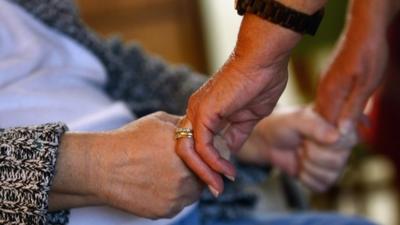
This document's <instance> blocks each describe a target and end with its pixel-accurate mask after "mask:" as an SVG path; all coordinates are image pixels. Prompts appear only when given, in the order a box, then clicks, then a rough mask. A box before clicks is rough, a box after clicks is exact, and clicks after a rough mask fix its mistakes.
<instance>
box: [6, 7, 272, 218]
mask: <svg viewBox="0 0 400 225" xmlns="http://www.w3.org/2000/svg"><path fill="white" fill-rule="evenodd" d="M8 1H10V2H13V3H15V4H18V5H19V6H20V7H22V8H24V9H25V10H26V11H27V12H29V13H30V14H32V15H33V16H34V17H35V18H36V19H38V20H39V21H41V22H43V23H44V24H45V25H47V26H48V27H50V28H51V29H54V30H56V31H58V32H60V33H62V34H63V35H66V36H69V37H70V38H72V39H74V40H75V41H77V42H78V43H80V44H81V45H82V46H84V47H85V48H87V49H88V50H90V51H91V52H92V53H94V55H95V56H96V57H98V59H100V61H101V62H102V64H103V65H104V67H105V68H106V71H107V75H108V82H107V85H106V87H105V91H106V92H107V93H108V94H109V95H110V96H111V97H112V98H113V99H116V100H122V101H124V102H126V103H127V105H128V106H129V107H130V109H131V110H132V111H133V112H134V113H135V114H136V115H138V116H143V115H146V114H149V113H151V112H154V111H159V110H162V111H167V112H169V113H173V114H182V113H184V111H185V107H186V102H187V99H188V97H189V96H190V95H191V93H193V92H194V90H196V89H197V88H198V87H199V86H200V85H201V84H202V83H203V82H204V81H205V78H204V77H203V76H200V75H198V74H195V73H193V72H191V71H190V70H189V69H187V68H185V67H177V68H172V67H169V66H168V65H166V64H165V63H163V62H162V61H161V60H160V59H158V58H155V57H151V56H149V55H147V54H145V53H144V52H143V51H142V50H141V49H140V47H139V46H138V45H135V44H132V45H129V46H126V45H124V44H123V43H122V42H121V41H119V40H117V39H112V40H103V39H101V38H99V37H98V36H96V34H94V33H93V32H91V31H90V30H89V29H88V28H87V27H86V26H85V25H84V24H83V23H82V21H81V20H80V18H79V15H78V12H77V10H76V8H75V7H74V4H73V2H72V1H70V0H8ZM99 4H101V3H99ZM66 130H67V127H66V126H65V125H64V124H62V123H57V124H43V125H38V126H33V127H19V128H9V129H0V224H66V223H67V222H68V211H61V212H52V213H48V212H47V208H48V192H49V190H50V188H51V181H52V178H53V177H54V175H55V172H56V171H55V164H56V159H57V150H58V146H59V143H60V138H61V136H62V135H63V133H64V132H65V131H66ZM239 171H241V173H239V181H238V182H236V184H235V185H233V184H231V183H228V185H227V188H226V191H225V194H224V195H223V196H221V197H220V198H219V199H218V200H214V199H213V198H212V197H211V195H210V194H209V193H205V194H204V195H203V197H202V201H201V204H200V205H201V208H202V211H203V213H207V214H208V216H210V215H213V216H219V217H226V216H229V217H232V216H238V215H239V214H240V213H239V212H240V211H242V209H243V208H246V207H248V206H252V205H254V197H253V196H249V195H247V194H243V193H241V192H240V191H238V190H240V189H241V188H240V186H241V185H242V184H244V183H247V182H249V181H256V180H260V179H262V178H263V177H264V175H265V173H264V171H263V170H260V168H252V167H242V169H241V170H239ZM249 174H251V176H249Z"/></svg>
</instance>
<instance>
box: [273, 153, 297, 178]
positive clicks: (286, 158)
mask: <svg viewBox="0 0 400 225" xmlns="http://www.w3.org/2000/svg"><path fill="white" fill-rule="evenodd" d="M267 158H268V159H269V161H270V162H271V163H272V164H273V165H274V166H275V167H277V168H279V169H281V170H282V171H283V172H285V173H286V174H288V175H290V176H293V177H296V176H298V175H299V172H300V164H299V162H300V156H299V154H298V152H294V151H292V150H284V149H271V151H270V152H269V154H268V156H267Z"/></svg>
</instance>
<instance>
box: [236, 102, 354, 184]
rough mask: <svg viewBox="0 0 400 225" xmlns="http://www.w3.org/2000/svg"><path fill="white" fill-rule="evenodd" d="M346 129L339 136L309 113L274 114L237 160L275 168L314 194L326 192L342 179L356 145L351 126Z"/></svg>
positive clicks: (255, 131) (252, 136)
mask: <svg viewBox="0 0 400 225" xmlns="http://www.w3.org/2000/svg"><path fill="white" fill-rule="evenodd" d="M345 126H347V127H345ZM345 126H342V130H341V131H340V133H339V131H337V130H336V129H335V128H334V127H333V126H332V125H330V124H329V123H327V122H326V121H325V120H323V119H322V118H321V117H320V116H318V115H317V114H316V113H314V112H313V111H311V110H310V109H299V110H295V111H290V112H286V113H274V114H272V115H271V116H270V117H268V118H265V119H263V120H262V121H260V123H259V124H257V126H256V127H255V129H254V131H253V132H252V134H251V136H250V137H249V139H248V140H247V141H246V143H245V145H244V146H243V149H242V151H241V152H240V153H239V155H238V157H239V159H240V160H243V161H246V162H248V163H256V164H260V165H262V164H266V163H268V164H272V165H273V166H275V167H277V168H280V169H281V170H282V171H284V172H285V173H287V174H289V175H291V176H295V177H298V178H299V179H300V180H301V181H302V182H303V183H304V184H305V185H306V186H308V187H310V188H311V189H312V190H314V191H324V190H326V188H328V187H329V186H330V185H332V184H333V183H334V182H335V181H336V179H337V178H338V176H339V175H340V173H341V171H342V169H343V167H344V166H345V162H346V161H347V158H348V155H349V154H350V152H351V147H352V145H353V144H354V141H355V140H354V136H352V135H349V134H350V132H351V130H350V128H351V127H349V126H350V125H349V124H347V125H346V124H345ZM342 133H343V134H344V135H341V134H342ZM350 137H352V138H350Z"/></svg>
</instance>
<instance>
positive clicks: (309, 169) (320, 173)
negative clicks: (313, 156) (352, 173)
mask: <svg viewBox="0 0 400 225" xmlns="http://www.w3.org/2000/svg"><path fill="white" fill-rule="evenodd" d="M302 170H303V171H302V172H306V173H308V174H309V175H310V176H311V177H312V178H313V179H315V180H317V181H318V182H319V183H322V184H324V185H326V186H331V185H332V184H333V183H334V182H335V181H336V180H337V178H338V177H339V174H340V173H341V170H340V169H328V168H326V167H321V166H318V165H315V164H314V163H312V162H310V161H308V160H303V161H302Z"/></svg>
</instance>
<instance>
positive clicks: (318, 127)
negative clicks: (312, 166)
mask: <svg viewBox="0 0 400 225" xmlns="http://www.w3.org/2000/svg"><path fill="white" fill-rule="evenodd" d="M290 119H291V120H292V124H294V126H295V128H296V129H297V130H298V131H300V133H301V134H302V136H305V137H306V138H308V139H311V140H313V141H316V142H318V143H320V144H324V145H330V144H333V143H335V142H336V141H337V140H338V139H339V137H340V134H339V132H338V131H337V130H336V128H335V127H334V126H332V125H331V124H330V123H328V122H327V121H326V120H324V119H323V118H322V117H321V116H319V115H318V114H317V113H316V112H314V111H313V110H312V109H311V108H307V109H305V110H302V111H300V114H299V117H291V118H290Z"/></svg>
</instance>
